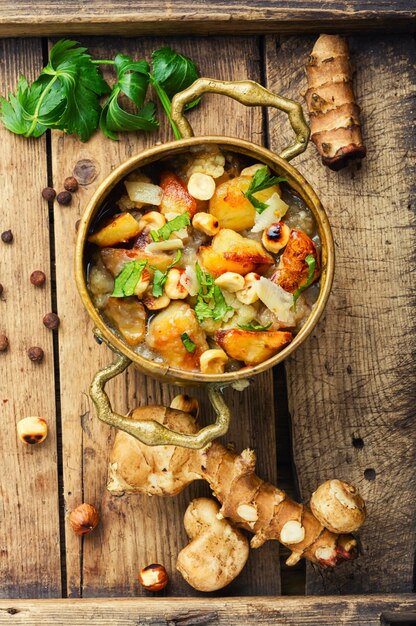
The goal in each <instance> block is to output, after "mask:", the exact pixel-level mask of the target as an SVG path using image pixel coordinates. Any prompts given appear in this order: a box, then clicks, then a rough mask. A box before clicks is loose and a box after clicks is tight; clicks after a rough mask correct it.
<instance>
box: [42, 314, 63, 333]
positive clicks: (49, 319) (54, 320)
mask: <svg viewBox="0 0 416 626" xmlns="http://www.w3.org/2000/svg"><path fill="white" fill-rule="evenodd" d="M59 322H60V320H59V317H58V316H57V314H56V313H47V314H46V315H45V317H44V318H43V323H44V325H45V326H46V328H49V330H56V329H57V328H58V326H59Z"/></svg>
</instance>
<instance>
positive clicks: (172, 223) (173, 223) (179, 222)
mask: <svg viewBox="0 0 416 626" xmlns="http://www.w3.org/2000/svg"><path fill="white" fill-rule="evenodd" d="M190 223H191V218H190V215H189V212H188V211H186V212H185V213H182V214H181V215H177V216H176V217H174V218H173V220H169V222H166V224H164V225H163V226H162V228H159V230H151V231H150V236H151V238H152V239H153V241H160V240H162V241H166V240H167V239H169V237H170V236H171V234H172V233H173V232H175V231H176V230H181V229H182V228H185V227H186V226H189V225H190Z"/></svg>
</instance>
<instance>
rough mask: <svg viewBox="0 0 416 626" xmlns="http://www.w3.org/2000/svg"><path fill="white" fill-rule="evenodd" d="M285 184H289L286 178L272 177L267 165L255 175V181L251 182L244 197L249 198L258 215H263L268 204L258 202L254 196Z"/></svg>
mask: <svg viewBox="0 0 416 626" xmlns="http://www.w3.org/2000/svg"><path fill="white" fill-rule="evenodd" d="M283 182H287V180H286V178H284V177H283V176H270V174H269V170H268V168H267V165H265V166H264V167H261V168H260V169H258V170H257V172H256V173H255V174H254V176H253V180H252V181H251V183H250V186H249V188H248V189H247V191H246V193H245V194H244V196H245V197H246V198H247V200H249V201H250V202H251V204H252V205H253V206H254V208H255V209H256V211H257V213H263V211H265V210H266V209H267V204H266V203H265V202H260V200H257V198H255V197H254V196H253V194H255V193H257V192H258V191H263V189H268V188H269V187H272V186H273V185H277V184H278V183H283Z"/></svg>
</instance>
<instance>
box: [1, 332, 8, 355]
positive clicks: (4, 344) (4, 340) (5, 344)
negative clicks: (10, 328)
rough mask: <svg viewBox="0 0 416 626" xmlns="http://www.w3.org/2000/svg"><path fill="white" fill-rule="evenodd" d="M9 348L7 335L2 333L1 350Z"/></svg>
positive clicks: (5, 350)
mask: <svg viewBox="0 0 416 626" xmlns="http://www.w3.org/2000/svg"><path fill="white" fill-rule="evenodd" d="M8 349H9V340H8V339H7V337H6V335H0V352H7V350H8Z"/></svg>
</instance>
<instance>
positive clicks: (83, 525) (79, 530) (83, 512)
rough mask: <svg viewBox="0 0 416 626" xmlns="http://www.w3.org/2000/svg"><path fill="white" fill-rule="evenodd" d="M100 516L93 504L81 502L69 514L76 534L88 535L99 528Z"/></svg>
mask: <svg viewBox="0 0 416 626" xmlns="http://www.w3.org/2000/svg"><path fill="white" fill-rule="evenodd" d="M99 521H100V516H99V514H98V511H97V509H96V508H95V506H93V505H92V504H86V503H85V502H84V503H83V504H80V505H79V506H77V508H76V509H74V510H73V511H71V513H70V514H69V523H70V524H71V528H72V530H73V531H74V533H75V534H76V535H87V534H88V533H90V532H92V531H93V530H94V528H97V526H98V522H99Z"/></svg>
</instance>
